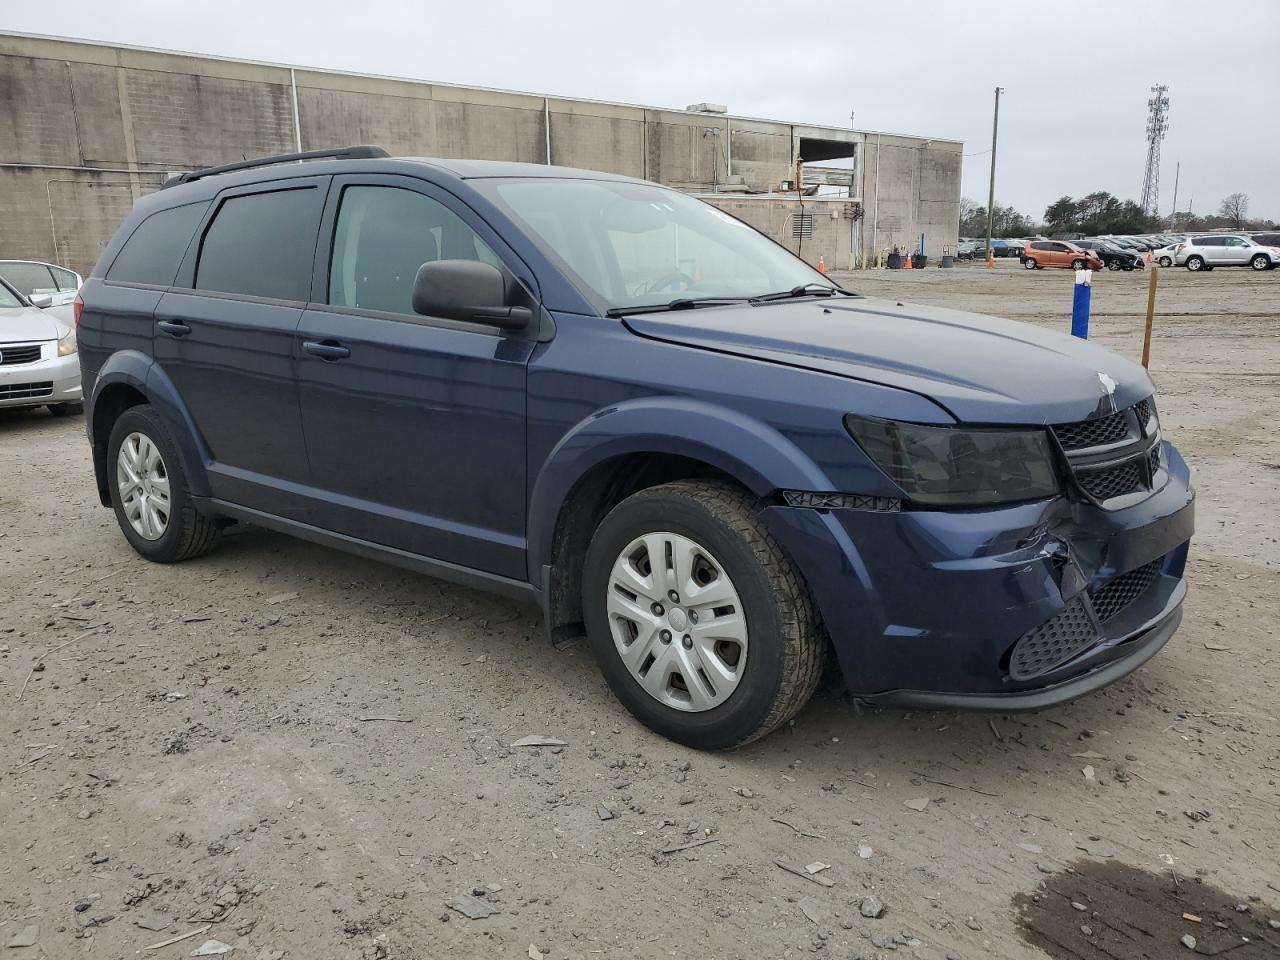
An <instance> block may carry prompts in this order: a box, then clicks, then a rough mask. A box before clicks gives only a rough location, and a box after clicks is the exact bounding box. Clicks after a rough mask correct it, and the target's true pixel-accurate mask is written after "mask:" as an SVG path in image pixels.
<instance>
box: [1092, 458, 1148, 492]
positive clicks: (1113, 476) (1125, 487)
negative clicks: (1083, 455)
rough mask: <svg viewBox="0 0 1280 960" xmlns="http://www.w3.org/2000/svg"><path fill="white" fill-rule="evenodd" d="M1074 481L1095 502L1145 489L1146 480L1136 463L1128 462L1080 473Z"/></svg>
mask: <svg viewBox="0 0 1280 960" xmlns="http://www.w3.org/2000/svg"><path fill="white" fill-rule="evenodd" d="M1076 480H1078V481H1079V482H1080V486H1081V487H1083V488H1084V491H1085V493H1087V494H1089V496H1091V497H1093V498H1094V499H1095V500H1110V499H1112V498H1114V497H1123V496H1124V495H1125V494H1129V493H1134V492H1136V491H1139V490H1145V489H1146V479H1145V478H1144V477H1143V475H1142V470H1141V468H1140V467H1139V466H1138V464H1137V462H1136V461H1133V460H1130V461H1128V462H1127V463H1121V464H1118V465H1116V466H1114V467H1108V468H1107V469H1105V470H1094V471H1091V472H1088V473H1086V472H1084V471H1080V472H1078V473H1077V474H1076Z"/></svg>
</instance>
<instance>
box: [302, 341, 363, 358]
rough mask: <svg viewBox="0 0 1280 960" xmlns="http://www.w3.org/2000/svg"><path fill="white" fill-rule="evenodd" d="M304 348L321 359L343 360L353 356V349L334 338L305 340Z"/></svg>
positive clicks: (303, 342)
mask: <svg viewBox="0 0 1280 960" xmlns="http://www.w3.org/2000/svg"><path fill="white" fill-rule="evenodd" d="M302 349H303V350H304V351H306V352H307V353H309V354H311V355H312V356H313V357H319V358H320V359H321V360H341V359H342V358H343V357H349V356H351V351H350V350H348V349H347V348H346V347H344V346H343V345H342V344H340V343H338V342H336V341H334V340H324V341H318V340H304V341H302Z"/></svg>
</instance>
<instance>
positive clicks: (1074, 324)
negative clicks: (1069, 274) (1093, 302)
mask: <svg viewBox="0 0 1280 960" xmlns="http://www.w3.org/2000/svg"><path fill="white" fill-rule="evenodd" d="M1092 295H1093V271H1092V270H1077V271H1076V292H1075V297H1074V298H1073V299H1072V301H1071V335H1072V336H1073V337H1079V338H1080V339H1081V340H1088V339H1089V299H1090V298H1091V297H1092Z"/></svg>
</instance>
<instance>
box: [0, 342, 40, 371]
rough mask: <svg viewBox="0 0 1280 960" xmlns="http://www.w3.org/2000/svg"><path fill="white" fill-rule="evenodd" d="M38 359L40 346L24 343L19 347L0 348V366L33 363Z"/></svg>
mask: <svg viewBox="0 0 1280 960" xmlns="http://www.w3.org/2000/svg"><path fill="white" fill-rule="evenodd" d="M39 359H40V344H38V343H24V344H22V345H21V346H16V347H5V346H0V364H3V365H4V366H6V367H7V366H9V365H10V364H14V363H35V362H36V361H37V360H39Z"/></svg>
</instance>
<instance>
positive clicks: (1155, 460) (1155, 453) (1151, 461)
mask: <svg viewBox="0 0 1280 960" xmlns="http://www.w3.org/2000/svg"><path fill="white" fill-rule="evenodd" d="M1147 466H1149V467H1150V468H1151V476H1153V477H1154V476H1155V475H1156V473H1157V472H1159V470H1160V447H1159V446H1155V447H1152V448H1151V452H1150V453H1148V454H1147Z"/></svg>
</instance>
